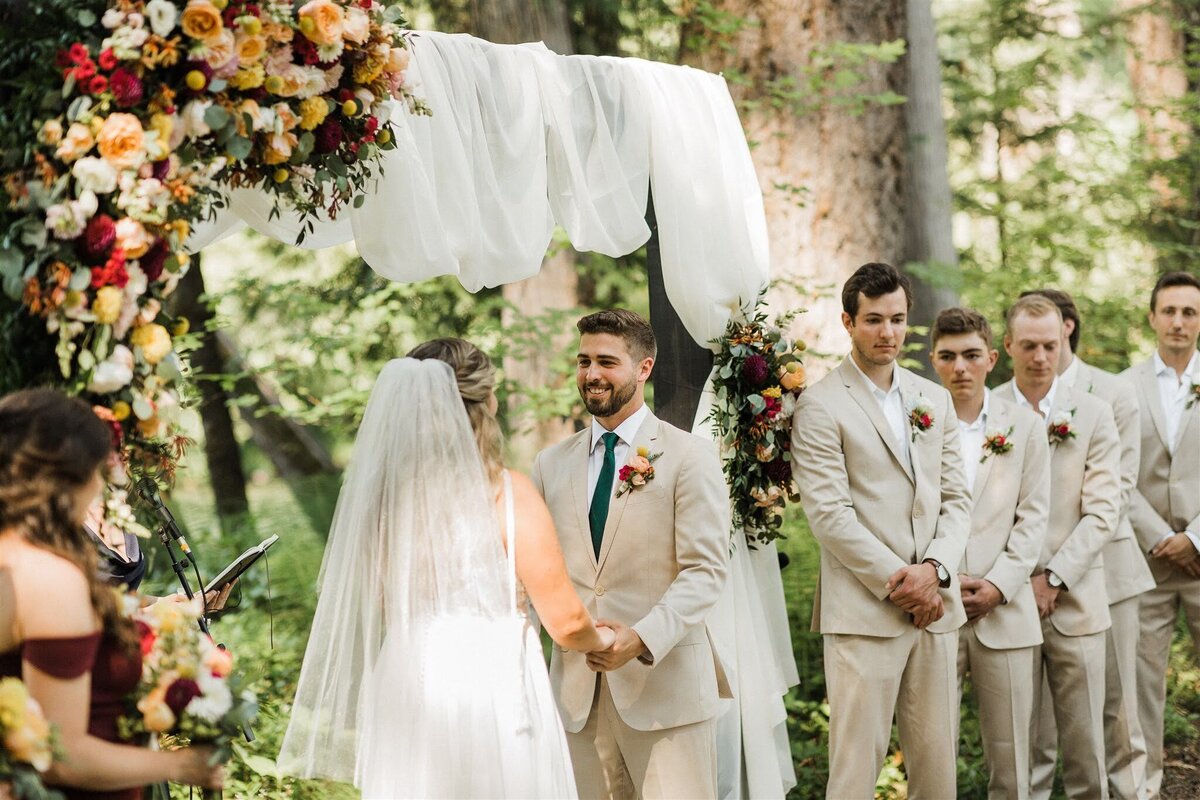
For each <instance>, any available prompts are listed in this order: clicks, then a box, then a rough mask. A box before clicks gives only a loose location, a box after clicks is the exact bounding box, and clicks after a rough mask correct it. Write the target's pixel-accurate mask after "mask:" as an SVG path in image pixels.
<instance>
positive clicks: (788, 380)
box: [779, 367, 804, 392]
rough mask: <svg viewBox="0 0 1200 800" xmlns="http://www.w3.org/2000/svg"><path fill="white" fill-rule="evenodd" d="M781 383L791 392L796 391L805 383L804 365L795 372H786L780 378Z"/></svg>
mask: <svg viewBox="0 0 1200 800" xmlns="http://www.w3.org/2000/svg"><path fill="white" fill-rule="evenodd" d="M779 385H780V386H782V387H783V388H784V389H787V390H788V391H789V392H794V391H796V390H797V389H799V388H800V387H801V386H803V385H804V367H801V368H800V369H798V370H796V371H795V372H785V373H783V375H782V376H781V377H780V378H779Z"/></svg>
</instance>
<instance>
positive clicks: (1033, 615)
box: [962, 394, 1050, 650]
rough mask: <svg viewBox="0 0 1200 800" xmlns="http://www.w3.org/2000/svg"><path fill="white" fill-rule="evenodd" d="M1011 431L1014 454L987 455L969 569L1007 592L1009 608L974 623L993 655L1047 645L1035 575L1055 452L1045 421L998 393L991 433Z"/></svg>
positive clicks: (974, 511) (976, 495)
mask: <svg viewBox="0 0 1200 800" xmlns="http://www.w3.org/2000/svg"><path fill="white" fill-rule="evenodd" d="M1010 427H1011V428H1012V433H1011V434H1009V436H1008V441H1010V442H1011V443H1012V449H1011V450H1009V451H1008V452H1007V453H1001V454H999V455H997V454H995V453H992V454H988V455H987V457H986V458H985V459H984V461H983V462H982V463H981V464H980V465H979V468H978V471H977V472H976V473H975V485H974V487H972V498H973V500H974V505H973V506H972V508H971V537H970V539H968V540H967V550H966V554H965V556H964V557H963V564H962V571H963V572H965V573H966V574H968V575H970V576H972V577H975V578H985V579H987V580H989V581H991V582H992V583H993V584H994V585H995V586H996V588H997V589H999V590H1000V593H1001V594H1003V595H1004V604H1003V605H1000V606H997V607H996V608H995V609H993V610H992V611H991V613H989V614H987V615H985V616H984V617H982V618H981V619H979V620H977V621H976V622H975V624H974V630H975V635H976V636H977V637H978V638H979V641H980V642H982V643H983V644H985V645H986V646H988V647H990V648H992V649H993V650H1010V649H1013V648H1018V647H1032V646H1034V645H1038V644H1041V643H1042V625H1041V620H1040V619H1039V617H1038V610H1037V602H1036V601H1035V600H1034V598H1033V587H1032V586H1030V584H1029V575H1030V573H1032V572H1033V568H1034V567H1035V566H1037V562H1038V557H1039V556H1040V555H1041V552H1042V540H1043V539H1045V537H1046V525H1047V524H1048V523H1049V520H1050V447H1049V445H1048V443H1047V441H1046V429H1045V427H1044V426H1043V425H1042V420H1041V417H1039V416H1038V415H1037V414H1034V413H1033V412H1032V411H1030V410H1028V409H1024V408H1021V407H1019V406H1018V405H1017V404H1016V403H1010V402H1008V401H1007V400H1003V399H1001V398H999V397H996V396H995V394H993V395H992V397H991V400H990V404H989V406H988V419H987V430H988V431H992V430H997V431H1001V432H1004V431H1007V430H1008V429H1009V428H1010ZM984 452H985V454H986V453H987V451H986V450H985V451H984Z"/></svg>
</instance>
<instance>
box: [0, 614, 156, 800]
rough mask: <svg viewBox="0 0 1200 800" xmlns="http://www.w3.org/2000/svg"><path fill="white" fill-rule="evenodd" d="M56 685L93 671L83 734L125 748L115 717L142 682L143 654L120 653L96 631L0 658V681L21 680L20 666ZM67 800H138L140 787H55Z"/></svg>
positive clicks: (32, 643) (29, 645)
mask: <svg viewBox="0 0 1200 800" xmlns="http://www.w3.org/2000/svg"><path fill="white" fill-rule="evenodd" d="M22 660H24V661H28V662H29V663H30V664H32V665H33V666H35V667H37V668H38V669H39V670H41V671H42V672H44V673H46V674H47V675H50V676H51V677H54V678H59V679H60V680H71V679H73V678H78V677H79V676H80V675H83V674H84V673H85V672H87V671H88V670H91V672H92V702H91V714H90V716H89V722H88V733H90V734H91V735H92V736H95V737H97V738H99V739H104V740H105V741H108V742H115V743H118V744H124V742H122V741H121V739H120V738H119V737H118V736H117V717H119V716H121V714H123V713H125V698H126V697H127V696H128V695H129V694H130V693H131V692H132V691H133V690H134V689H136V688H137V685H138V681H139V680H141V677H142V655H141V653H140V652H138V651H134V652H133V653H126V652H124V651H123V650H122V649H121V647H120V646H119V645H118V644H117V643H116V642H115V641H112V640H111V639H108V638H103V634H102V633H101V632H100V631H97V632H96V633H93V634H90V635H88V636H76V637H72V638H68V639H27V640H26V641H24V642H22V643H21V646H20V647H19V648H18V649H16V650H10V651H9V652H7V653H0V678H4V677H15V678H19V677H21V661H22ZM54 788H56V789H58V790H59V791H61V792H62V793H63V794H64V795H66V797H67V800H139V799H140V798H141V796H142V790H141V789H140V788H135V789H120V790H117V791H111V792H93V791H88V790H85V789H71V788H68V787H65V786H57V787H54Z"/></svg>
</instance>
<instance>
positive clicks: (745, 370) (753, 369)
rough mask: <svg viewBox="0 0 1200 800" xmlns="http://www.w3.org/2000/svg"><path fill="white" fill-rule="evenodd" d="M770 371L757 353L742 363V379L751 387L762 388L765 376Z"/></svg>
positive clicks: (765, 361) (763, 359) (764, 360)
mask: <svg viewBox="0 0 1200 800" xmlns="http://www.w3.org/2000/svg"><path fill="white" fill-rule="evenodd" d="M770 371H771V370H770V368H769V367H768V366H767V360H766V359H765V358H763V357H762V356H760V355H759V354H758V353H755V354H754V355H752V356H750V357H749V358H747V359H746V360H745V361H744V362H742V377H743V378H745V379H746V382H747V383H749V384H750V385H751V386H762V385H763V384H764V383H766V380H767V375H768V374H769V373H770Z"/></svg>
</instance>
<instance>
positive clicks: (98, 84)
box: [87, 75, 108, 94]
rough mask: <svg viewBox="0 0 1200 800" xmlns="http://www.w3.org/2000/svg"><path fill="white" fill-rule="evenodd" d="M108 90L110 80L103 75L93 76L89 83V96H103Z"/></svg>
mask: <svg viewBox="0 0 1200 800" xmlns="http://www.w3.org/2000/svg"><path fill="white" fill-rule="evenodd" d="M107 88H108V78H106V77H104V76H103V75H93V76H92V79H91V80H90V81H88V87H87V90H88V94H101V93H102V92H103V91H104V90H105V89H107Z"/></svg>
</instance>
